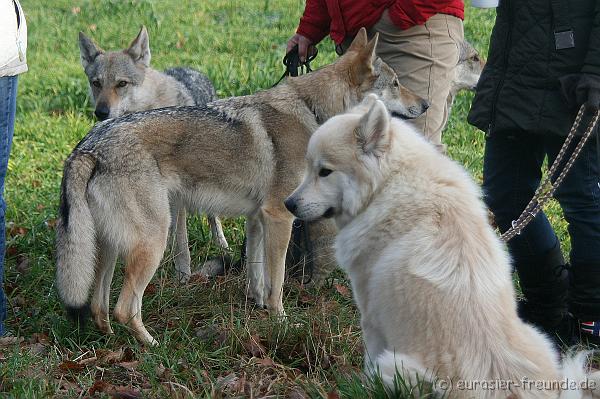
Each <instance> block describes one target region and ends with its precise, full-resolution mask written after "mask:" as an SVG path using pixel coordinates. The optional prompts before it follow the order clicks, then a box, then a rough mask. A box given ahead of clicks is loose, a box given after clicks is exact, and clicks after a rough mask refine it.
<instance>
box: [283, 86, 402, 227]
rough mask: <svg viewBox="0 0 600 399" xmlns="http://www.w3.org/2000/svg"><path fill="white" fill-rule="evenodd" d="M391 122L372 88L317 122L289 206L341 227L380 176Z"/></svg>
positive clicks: (306, 217) (373, 189)
mask: <svg viewBox="0 0 600 399" xmlns="http://www.w3.org/2000/svg"><path fill="white" fill-rule="evenodd" d="M390 123H391V121H390V116H389V114H388V111H387V110H386V107H385V105H384V104H383V102H382V101H380V100H378V99H377V96H375V95H372V94H370V95H368V96H367V97H366V98H365V100H364V101H363V102H362V103H361V104H360V105H359V106H357V107H355V108H353V109H352V110H351V111H350V112H349V113H346V114H341V115H338V116H335V117H333V118H331V119H329V120H328V121H327V122H326V123H324V124H323V125H322V126H321V127H319V129H317V131H316V132H315V133H314V134H313V135H312V137H311V139H310V141H309V143H308V150H307V153H306V162H307V165H306V171H305V174H304V181H303V182H302V183H301V184H300V186H299V187H298V188H297V189H296V190H295V191H294V192H293V193H292V194H291V195H290V196H289V197H288V198H287V199H286V200H285V206H286V207H287V209H288V210H289V211H290V212H292V213H293V214H294V215H295V216H296V217H298V218H300V219H304V220H315V219H318V218H321V217H325V218H328V217H335V218H336V223H337V224H338V226H340V227H341V226H342V225H344V224H345V223H347V221H348V220H350V219H351V218H353V217H354V216H355V215H356V214H357V213H358V212H360V210H361V209H362V208H363V207H364V206H365V204H366V203H367V202H368V200H369V198H371V196H372V194H373V193H374V192H376V191H377V187H378V186H379V184H380V183H381V182H382V181H383V179H384V176H383V173H385V168H382V167H381V163H382V162H383V158H384V157H385V155H386V151H387V150H388V149H389V147H390V143H391V141H390V140H391V137H392V130H391V129H390ZM398 123H402V122H398ZM406 128H407V129H410V127H408V126H406Z"/></svg>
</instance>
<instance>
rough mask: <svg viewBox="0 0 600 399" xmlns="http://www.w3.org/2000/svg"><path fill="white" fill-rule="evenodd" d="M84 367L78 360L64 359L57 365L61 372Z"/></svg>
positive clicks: (76, 370)
mask: <svg viewBox="0 0 600 399" xmlns="http://www.w3.org/2000/svg"><path fill="white" fill-rule="evenodd" d="M84 368H85V364H81V363H79V362H75V361H73V360H65V361H63V362H62V363H61V364H59V365H58V369H59V370H60V371H62V372H63V373H68V372H71V371H73V372H79V371H81V370H83V369H84Z"/></svg>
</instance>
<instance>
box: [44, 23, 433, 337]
mask: <svg viewBox="0 0 600 399" xmlns="http://www.w3.org/2000/svg"><path fill="white" fill-rule="evenodd" d="M376 42H377V38H374V39H373V40H371V41H370V42H369V43H367V36H366V31H365V30H364V29H363V30H361V32H360V33H359V35H358V36H357V37H356V39H355V40H354V43H353V44H352V46H351V48H350V50H349V51H348V53H347V54H346V55H344V56H343V57H341V58H339V59H338V60H337V61H336V62H335V63H334V64H332V65H329V66H326V67H324V68H322V69H320V70H317V71H315V72H313V73H310V74H307V75H303V76H300V77H297V78H290V79H287V80H286V81H285V82H284V83H283V84H280V85H278V86H276V87H274V88H272V89H269V90H265V91H262V92H258V93H256V94H254V95H249V96H244V97H234V98H229V99H224V100H219V101H215V102H213V103H210V104H208V105H207V106H206V107H204V108H202V107H182V108H166V109H162V110H154V111H147V112H141V113H135V114H130V115H128V116H125V117H122V118H117V119H113V120H109V121H106V122H102V123H99V124H98V125H96V126H95V127H94V128H93V129H92V130H91V131H90V132H89V133H88V135H87V136H86V137H85V138H84V139H83V140H82V141H81V142H80V143H79V144H78V145H77V147H76V148H75V149H74V150H73V152H72V153H71V155H70V156H69V158H68V159H67V160H66V162H65V167H64V174H63V182H62V191H61V207H60V219H59V224H58V226H57V240H56V255H57V271H56V284H57V288H58V292H59V295H60V297H61V299H62V301H63V302H64V304H65V306H66V307H67V309H68V310H69V309H70V310H71V311H74V312H75V314H81V310H83V309H84V308H85V307H86V304H87V303H88V299H89V295H90V290H92V289H93V294H92V298H91V312H92V316H93V318H94V320H95V322H96V324H97V326H98V327H99V328H100V329H101V330H103V331H105V332H106V333H110V332H111V327H110V324H109V318H108V311H109V306H108V298H109V292H110V283H111V279H112V275H113V270H114V266H115V259H116V258H117V256H119V255H121V256H123V257H124V258H125V280H124V282H123V288H122V290H121V294H120V296H119V299H118V302H117V304H116V307H115V310H114V315H115V318H116V319H117V320H118V321H119V322H121V323H124V324H127V325H129V326H130V327H131V329H132V331H133V333H134V335H135V336H136V337H137V338H138V339H139V340H140V341H142V342H146V343H152V344H155V343H156V341H155V340H154V338H153V337H152V336H151V335H150V333H149V332H148V331H147V330H146V328H145V327H144V324H143V323H142V313H141V310H142V296H143V294H144V290H145V288H146V286H147V284H148V283H149V281H150V279H151V278H152V276H153V275H154V273H155V271H156V269H157V268H158V266H159V263H160V260H161V258H162V256H163V251H164V249H165V245H166V240H167V232H168V229H169V223H170V220H171V217H172V215H171V214H170V212H169V202H170V201H175V202H177V203H180V204H183V205H184V206H186V207H187V208H188V209H195V210H200V211H203V212H207V213H209V214H213V215H225V216H228V215H230V216H238V215H246V216H247V221H246V235H247V259H248V261H247V262H248V265H247V269H248V279H249V282H248V290H249V295H250V296H251V297H252V298H253V299H254V301H255V302H256V304H257V305H259V306H263V305H266V307H267V309H269V310H270V311H272V312H273V313H275V314H277V315H283V314H284V310H283V304H282V293H283V291H282V290H283V287H282V286H283V280H284V271H285V270H284V269H285V267H284V260H285V253H286V249H287V245H288V241H289V237H290V231H291V226H292V221H293V215H292V214H291V213H289V212H288V211H287V210H286V209H285V207H284V204H283V200H284V199H285V197H286V196H287V195H288V194H289V193H291V192H292V190H293V189H294V187H295V186H296V185H297V184H298V183H299V182H300V180H301V179H302V173H303V160H304V152H305V150H306V145H307V144H308V140H309V138H310V136H311V134H312V132H314V131H315V130H316V129H317V127H318V126H319V124H321V123H323V122H325V121H326V120H327V119H329V118H330V117H332V116H333V115H335V114H338V113H340V112H344V111H346V110H348V109H350V108H351V107H353V106H354V105H356V104H358V103H359V102H360V101H361V100H362V99H363V98H364V96H365V95H367V94H368V93H371V92H373V93H377V94H378V95H380V96H381V98H383V99H384V101H385V102H386V105H387V106H388V108H389V109H390V112H391V113H392V114H393V115H397V116H400V117H404V118H412V117H416V116H418V115H420V114H421V113H423V112H424V111H425V109H426V108H427V103H426V101H424V100H423V99H421V98H419V97H418V96H416V95H414V94H413V93H411V92H409V91H408V90H406V89H405V88H403V87H402V86H400V85H399V82H398V80H397V78H396V76H395V74H394V72H393V71H392V69H391V68H390V67H388V66H387V65H385V64H384V63H383V62H381V61H380V60H379V59H376V58H375V53H374V49H375V44H376Z"/></svg>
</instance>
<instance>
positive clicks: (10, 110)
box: [0, 76, 17, 336]
mask: <svg viewBox="0 0 600 399" xmlns="http://www.w3.org/2000/svg"><path fill="white" fill-rule="evenodd" d="M16 99H17V77H16V76H6V77H1V78H0V336H2V335H4V320H6V297H5V295H4V253H5V246H6V236H5V234H6V229H5V220H4V214H5V212H6V202H5V201H4V179H5V178H6V169H7V167H8V156H9V154H10V147H11V145H12V139H13V131H14V127H15V111H16V105H17V104H16Z"/></svg>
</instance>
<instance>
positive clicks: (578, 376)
mask: <svg viewBox="0 0 600 399" xmlns="http://www.w3.org/2000/svg"><path fill="white" fill-rule="evenodd" d="M592 353H593V351H579V352H576V353H573V354H569V355H567V356H565V359H564V360H563V364H562V375H563V380H562V381H561V382H560V384H561V386H560V388H561V393H560V399H575V398H585V397H589V395H590V394H591V396H592V397H593V398H600V371H587V370H588V369H589V367H588V365H589V362H590V357H591V355H592Z"/></svg>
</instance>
